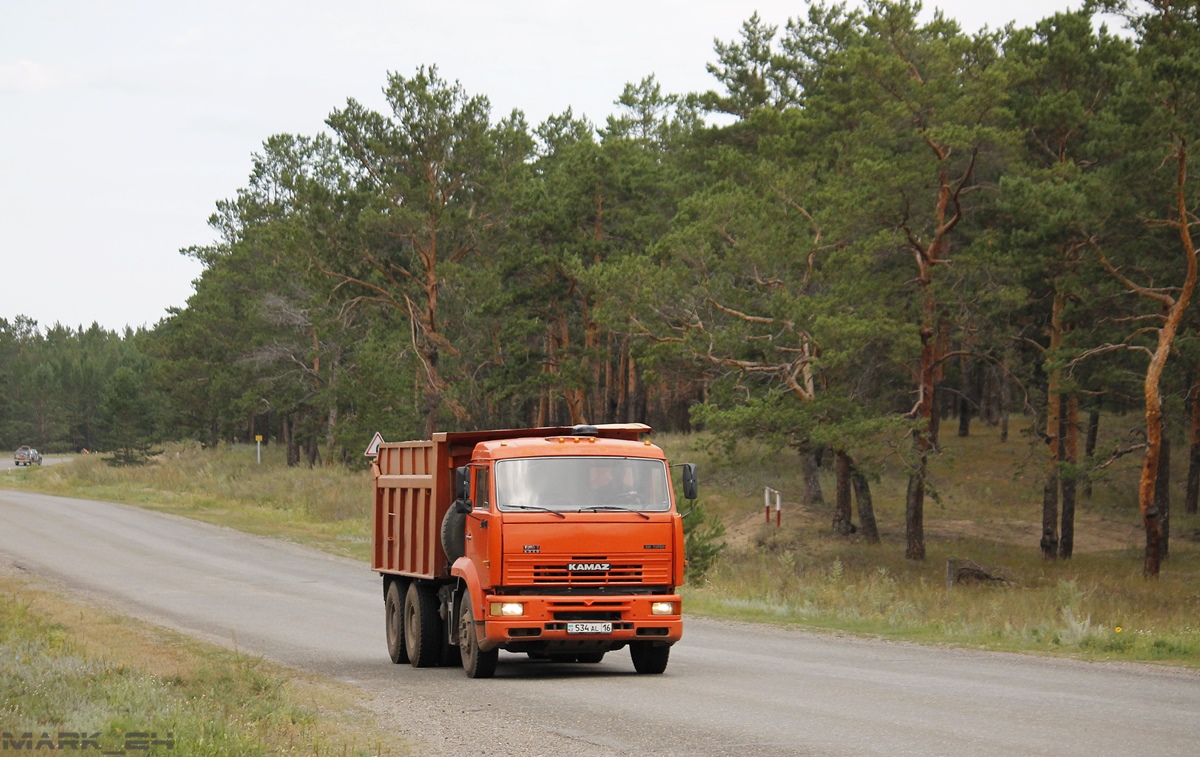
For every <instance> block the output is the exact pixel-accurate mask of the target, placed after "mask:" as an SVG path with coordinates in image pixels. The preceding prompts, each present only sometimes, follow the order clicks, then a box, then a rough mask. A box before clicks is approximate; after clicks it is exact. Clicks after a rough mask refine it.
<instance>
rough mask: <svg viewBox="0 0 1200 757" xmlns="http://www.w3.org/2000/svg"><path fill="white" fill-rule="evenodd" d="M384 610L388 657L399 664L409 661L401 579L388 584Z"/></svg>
mask: <svg viewBox="0 0 1200 757" xmlns="http://www.w3.org/2000/svg"><path fill="white" fill-rule="evenodd" d="M383 612H384V630H385V632H386V634H387V646H388V657H390V658H392V662H394V663H396V664H397V665H399V664H401V663H404V662H408V647H407V646H405V643H404V598H403V597H402V596H401V595H400V582H399V581H392V582H390V583H389V584H388V590H387V594H385V595H384V600H383Z"/></svg>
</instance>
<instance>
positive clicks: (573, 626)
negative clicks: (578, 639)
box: [567, 623, 612, 633]
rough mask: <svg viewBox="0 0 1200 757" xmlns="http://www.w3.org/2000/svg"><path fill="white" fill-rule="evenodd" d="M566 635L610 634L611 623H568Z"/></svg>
mask: <svg viewBox="0 0 1200 757" xmlns="http://www.w3.org/2000/svg"><path fill="white" fill-rule="evenodd" d="M567 633H612V623H568V624H567Z"/></svg>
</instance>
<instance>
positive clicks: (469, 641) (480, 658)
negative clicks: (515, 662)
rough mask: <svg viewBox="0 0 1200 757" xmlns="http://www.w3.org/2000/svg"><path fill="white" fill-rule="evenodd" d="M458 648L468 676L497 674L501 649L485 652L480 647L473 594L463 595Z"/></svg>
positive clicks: (480, 676) (485, 676) (476, 676)
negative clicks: (473, 607) (472, 600)
mask: <svg viewBox="0 0 1200 757" xmlns="http://www.w3.org/2000/svg"><path fill="white" fill-rule="evenodd" d="M458 650H459V652H460V653H461V654H462V665H463V670H465V671H466V672H467V677H468V678H491V677H492V676H493V675H495V674H496V660H497V659H499V657H500V650H499V649H493V650H491V651H488V652H484V651H483V650H482V649H480V648H479V635H478V633H476V631H475V612H474V611H473V610H472V609H471V594H470V592H466V593H464V594H463V596H462V603H461V604H460V605H459V611H458Z"/></svg>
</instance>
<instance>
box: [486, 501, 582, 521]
mask: <svg viewBox="0 0 1200 757" xmlns="http://www.w3.org/2000/svg"><path fill="white" fill-rule="evenodd" d="M504 507H505V508H510V509H512V510H536V511H537V512H540V513H554V514H555V515H557V516H558V517H560V518H562V519H563V520H566V519H567V516H565V515H563V514H562V513H560V512H559V511H558V510H551V509H550V508H548V507H542V506H541V505H505V506H504ZM501 509H503V508H501Z"/></svg>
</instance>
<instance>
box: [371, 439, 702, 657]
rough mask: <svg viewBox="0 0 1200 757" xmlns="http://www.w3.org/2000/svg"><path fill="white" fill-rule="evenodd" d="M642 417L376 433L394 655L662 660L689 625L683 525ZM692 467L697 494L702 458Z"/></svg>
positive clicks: (381, 561)
mask: <svg viewBox="0 0 1200 757" xmlns="http://www.w3.org/2000/svg"><path fill="white" fill-rule="evenodd" d="M649 431H650V427H649V426H645V425H643V424H640V423H634V424H620V425H615V424H614V425H600V426H575V427H556V428H530V429H508V430H500V431H467V432H458V433H438V434H434V435H433V439H432V440H428V441H412V442H395V443H384V444H381V445H379V447H378V454H377V457H376V459H375V463H374V465H373V466H372V473H373V478H374V498H375V508H374V529H373V530H374V552H373V558H372V562H373V568H374V569H375V570H376V571H377V572H379V573H380V574H381V575H382V576H383V595H384V607H385V618H386V631H387V646H388V653H389V655H390V656H391V659H392V662H395V663H401V662H410V663H412V664H413V665H414V666H416V667H429V666H433V665H442V664H458V662H459V661H461V663H462V666H463V669H464V670H465V671H466V673H467V675H468V676H470V677H472V678H487V677H490V676H492V675H493V674H494V673H495V670H496V663H497V659H498V655H499V650H501V649H504V650H507V651H509V652H518V653H522V652H523V653H527V654H529V655H530V656H531V657H536V658H544V659H549V660H558V661H569V662H585V663H594V662H599V661H600V660H601V658H603V657H604V655H605V653H606V652H610V651H613V650H617V649H621V648H622V647H628V648H629V652H630V657H631V658H632V660H633V666H634V668H635V669H636V670H637V672H639V673H661V672H663V670H665V669H666V667H667V659H668V657H669V655H670V651H671V645H672V644H674V643H675V642H676V641H678V640H679V639H680V637H681V636H682V635H683V618H682V615H681V611H682V608H681V602H680V597H679V594H678V592H677V587H679V586H680V585H681V584H682V583H683V565H684V557H683V526H682V519H681V517H680V514H679V511H678V510H677V509H676V506H675V496H674V491H673V488H672V485H671V470H670V466H669V465H668V463H667V459H666V457H665V456H664V455H663V452H662V450H661V449H659V448H658V447H657V446H655V445H653V444H651V443H650V442H648V441H642V437H643V436H644V435H645V434H647V433H649ZM679 467H680V468H682V481H683V490H684V495H685V497H687V498H688V499H694V498H695V496H696V469H695V466H693V465H690V464H686V465H682V466H679Z"/></svg>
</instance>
